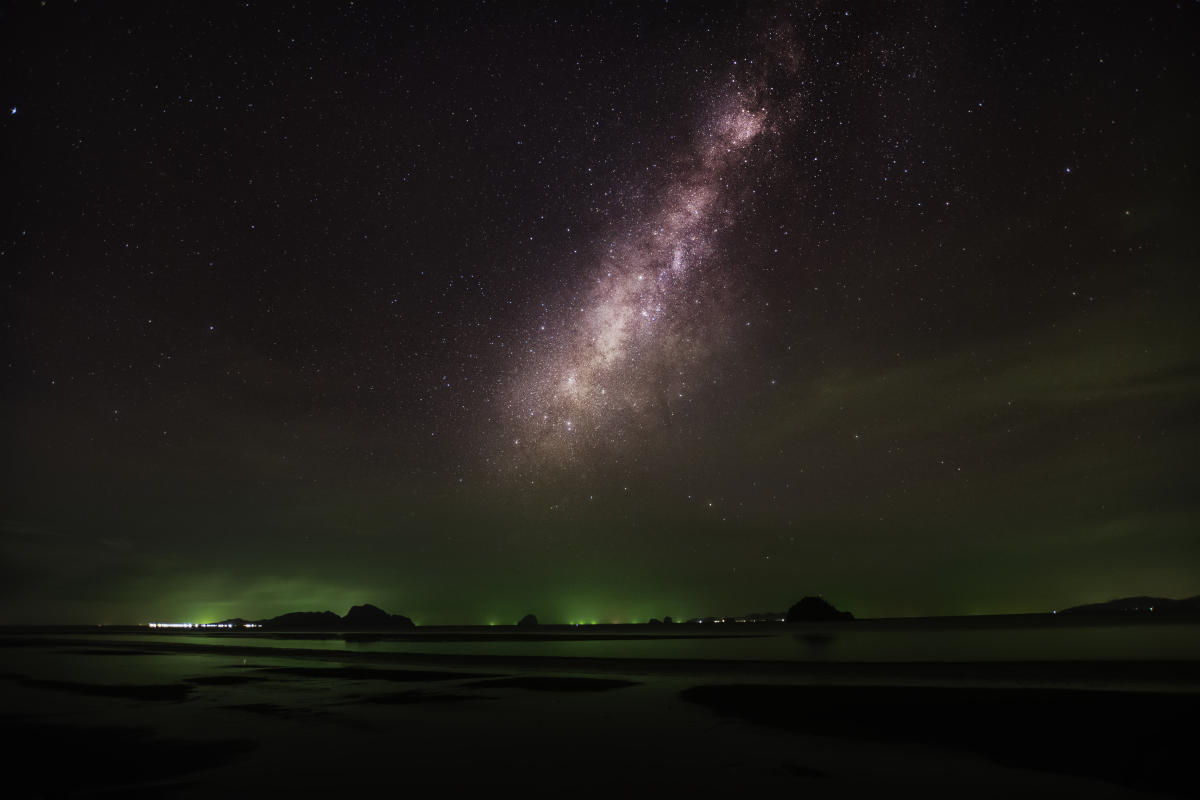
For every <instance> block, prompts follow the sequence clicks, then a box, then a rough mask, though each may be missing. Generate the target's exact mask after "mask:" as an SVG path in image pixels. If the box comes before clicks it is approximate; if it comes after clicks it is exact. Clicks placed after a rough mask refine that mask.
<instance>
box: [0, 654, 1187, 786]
mask: <svg viewBox="0 0 1200 800" xmlns="http://www.w3.org/2000/svg"><path fill="white" fill-rule="evenodd" d="M19 638H20V641H19V642H18V641H15V640H13V639H5V640H0V660H2V666H0V727H3V728H4V731H5V732H6V733H9V734H11V736H10V737H6V739H9V740H12V741H16V742H18V744H17V745H16V747H15V749H14V750H12V751H11V752H10V756H11V757H12V759H13V762H14V763H17V764H22V765H47V764H53V763H55V762H56V761H59V760H62V761H64V762H66V763H70V764H71V768H70V769H62V768H61V767H58V768H49V769H47V768H40V769H39V768H27V769H25V770H23V771H18V783H19V784H24V786H22V789H21V792H22V793H21V794H20V795H19V796H33V797H88V796H146V797H172V796H173V797H197V798H199V797H213V796H225V797H241V796H251V795H254V796H260V797H261V796H292V797H317V796H328V795H331V794H332V795H334V796H340V795H341V794H345V793H348V792H350V791H362V790H371V791H375V790H378V791H389V792H393V793H394V792H396V791H400V790H402V789H403V788H404V787H412V786H423V787H438V788H448V787H454V786H480V785H488V786H498V785H513V786H518V787H524V788H526V789H529V790H531V791H539V790H544V791H554V792H556V793H561V792H573V793H584V794H587V793H593V792H595V791H596V790H597V789H598V788H602V787H607V788H608V789H615V788H618V787H622V786H630V787H632V786H654V787H657V788H668V787H675V788H681V789H688V790H696V791H711V790H713V789H715V788H719V789H721V790H726V791H736V790H739V789H747V790H763V789H767V790H772V789H776V788H777V789H779V790H780V791H792V792H803V793H804V794H805V795H806V796H809V797H813V796H815V797H871V796H878V795H879V794H889V795H896V794H908V793H920V794H921V795H923V796H926V797H943V796H944V797H950V796H963V795H970V796H973V797H1010V796H1012V795H1014V794H1017V793H1024V794H1026V795H1033V796H1041V795H1045V794H1048V793H1051V792H1053V793H1055V794H1059V793H1064V794H1070V795H1076V796H1087V797H1114V798H1115V797H1152V796H1162V795H1163V794H1167V795H1178V796H1198V795H1197V788H1196V786H1195V785H1194V782H1193V781H1191V780H1190V775H1189V773H1188V769H1189V766H1190V762H1191V760H1192V759H1191V756H1190V754H1191V753H1192V752H1193V751H1195V750H1196V749H1197V747H1196V745H1197V743H1198V742H1197V738H1196V734H1195V733H1194V724H1193V721H1194V720H1195V719H1197V716H1198V715H1197V712H1200V670H1198V668H1197V667H1198V665H1197V664H1196V663H1195V662H1190V661H1169V662H1158V661H1148V662H1140V661H1121V662H1002V663H995V662H982V663H981V662H975V663H924V664H923V663H914V662H905V663H901V664H895V663H893V664H886V663H849V664H847V663H832V662H824V663H816V662H788V663H780V662H748V661H682V660H669V659H620V658H617V659H599V658H576V659H572V658H562V657H549V658H545V657H544V658H537V657H522V656H519V655H511V654H506V655H492V656H474V655H471V656H468V655H441V654H436V655H435V654H414V653H394V652H391V653H388V652H380V653H370V652H365V653H358V652H354V653H350V652H346V653H338V652H332V651H329V650H306V649H304V648H295V649H280V648H270V647H254V646H248V645H244V644H228V645H226V644H220V643H213V644H203V645H196V644H184V643H179V642H171V641H169V640H168V639H163V640H154V641H140V642H124V643H120V642H103V641H102V640H93V641H90V642H87V643H86V646H81V642H80V641H79V640H77V639H76V640H72V639H59V638H53V637H46V638H38V637H19ZM30 639H33V640H34V641H30ZM10 642H11V644H10V646H5V645H6V644H9V643H10Z"/></svg>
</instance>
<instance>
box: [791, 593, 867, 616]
mask: <svg viewBox="0 0 1200 800" xmlns="http://www.w3.org/2000/svg"><path fill="white" fill-rule="evenodd" d="M850 619H854V615H853V614H851V613H850V612H849V611H838V610H837V609H836V608H834V607H833V605H832V604H831V603H830V602H829V601H827V600H825V599H824V598H823V597H805V598H803V599H801V600H800V602H798V603H796V604H795V605H793V606H792V607H791V608H789V609H788V612H787V616H786V617H785V618H784V621H785V622H833V621H835V620H850Z"/></svg>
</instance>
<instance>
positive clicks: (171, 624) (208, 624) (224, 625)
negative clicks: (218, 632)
mask: <svg viewBox="0 0 1200 800" xmlns="http://www.w3.org/2000/svg"><path fill="white" fill-rule="evenodd" d="M147 624H148V625H149V626H150V627H151V628H261V627H262V625H259V624H258V623H256V622H243V623H242V624H240V625H235V624H234V623H232V622H150V623H147Z"/></svg>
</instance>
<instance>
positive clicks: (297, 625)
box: [219, 603, 416, 631]
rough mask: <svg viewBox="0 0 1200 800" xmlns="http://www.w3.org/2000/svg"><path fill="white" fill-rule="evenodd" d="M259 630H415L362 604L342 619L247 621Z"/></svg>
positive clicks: (314, 616) (324, 615)
mask: <svg viewBox="0 0 1200 800" xmlns="http://www.w3.org/2000/svg"><path fill="white" fill-rule="evenodd" d="M250 621H251V622H253V623H254V624H256V625H259V626H261V627H262V629H263V630H293V631H294V630H308V631H316V630H347V631H376V630H407V629H410V628H415V627H416V626H415V625H414V624H413V621H412V620H411V619H409V618H408V617H406V616H404V615H403V614H389V613H387V612H386V611H384V610H383V609H382V608H380V607H379V606H374V605H371V604H370V603H364V604H362V605H361V606H352V607H351V608H350V610H349V611H347V612H346V616H344V617H339V616H338V615H337V614H335V613H333V612H332V611H292V612H290V613H287V614H280V615H279V616H278V617H271V618H270V619H260V620H250ZM246 622H248V620H244V619H241V618H238V619H227V620H223V621H222V622H221V623H219V624H230V625H233V626H234V627H241V626H242V625H244V624H246Z"/></svg>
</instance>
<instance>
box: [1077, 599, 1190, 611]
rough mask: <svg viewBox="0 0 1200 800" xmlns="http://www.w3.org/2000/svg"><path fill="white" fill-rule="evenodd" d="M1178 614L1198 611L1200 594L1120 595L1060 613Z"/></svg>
mask: <svg viewBox="0 0 1200 800" xmlns="http://www.w3.org/2000/svg"><path fill="white" fill-rule="evenodd" d="M1150 612H1153V613H1155V614H1179V613H1195V612H1200V595H1196V596H1195V597H1185V598H1184V599H1182V600H1173V599H1171V598H1170V597H1145V596H1139V597H1120V598H1117V599H1116V600H1108V601H1107V602H1104V603H1088V604H1086V605H1082V606H1072V607H1071V608H1066V609H1063V610H1062V611H1061V612H1059V613H1062V614H1130V613H1147V614H1148V613H1150Z"/></svg>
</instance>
